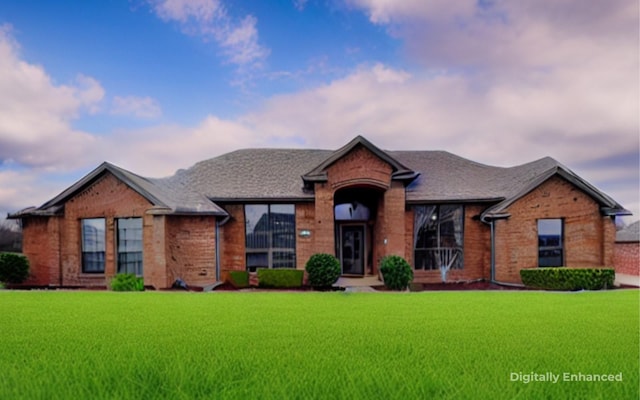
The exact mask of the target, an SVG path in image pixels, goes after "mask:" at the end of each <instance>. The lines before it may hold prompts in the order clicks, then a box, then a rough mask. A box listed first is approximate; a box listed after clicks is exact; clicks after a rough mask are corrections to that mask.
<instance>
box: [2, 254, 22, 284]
mask: <svg viewBox="0 0 640 400" xmlns="http://www.w3.org/2000/svg"><path fill="white" fill-rule="evenodd" d="M28 277H29V260H28V259H27V257H25V256H24V255H22V254H18V253H0V282H3V283H22V282H24V281H25V280H27V278H28Z"/></svg>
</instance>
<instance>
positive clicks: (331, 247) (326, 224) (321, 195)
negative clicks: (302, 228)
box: [312, 183, 336, 254]
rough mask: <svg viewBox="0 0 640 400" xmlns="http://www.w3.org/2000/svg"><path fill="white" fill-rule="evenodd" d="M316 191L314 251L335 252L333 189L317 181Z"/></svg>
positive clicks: (313, 234)
mask: <svg viewBox="0 0 640 400" xmlns="http://www.w3.org/2000/svg"><path fill="white" fill-rule="evenodd" d="M315 193H316V201H315V232H312V238H313V246H314V248H315V251H314V253H328V254H335V251H336V250H335V249H336V247H335V229H334V220H333V190H332V189H331V188H330V187H329V185H327V184H325V183H317V184H316V187H315Z"/></svg>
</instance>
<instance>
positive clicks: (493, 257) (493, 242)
mask: <svg viewBox="0 0 640 400" xmlns="http://www.w3.org/2000/svg"><path fill="white" fill-rule="evenodd" d="M495 222H496V221H495V220H494V219H492V220H491V221H490V222H489V226H490V228H491V267H490V268H491V269H490V278H489V281H490V282H491V283H495V282H496V226H495Z"/></svg>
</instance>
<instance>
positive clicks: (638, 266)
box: [613, 242, 640, 276]
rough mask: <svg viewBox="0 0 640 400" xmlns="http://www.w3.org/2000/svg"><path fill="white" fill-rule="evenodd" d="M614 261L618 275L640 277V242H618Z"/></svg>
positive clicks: (615, 247)
mask: <svg viewBox="0 0 640 400" xmlns="http://www.w3.org/2000/svg"><path fill="white" fill-rule="evenodd" d="M613 260H614V261H613V264H614V265H615V268H616V273H618V274H627V275H635V276H640V242H616V244H615V246H614V252H613Z"/></svg>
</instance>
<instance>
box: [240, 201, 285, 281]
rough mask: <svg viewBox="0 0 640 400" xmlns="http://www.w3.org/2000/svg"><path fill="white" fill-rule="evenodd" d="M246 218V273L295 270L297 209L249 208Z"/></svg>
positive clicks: (257, 205) (260, 205)
mask: <svg viewBox="0 0 640 400" xmlns="http://www.w3.org/2000/svg"><path fill="white" fill-rule="evenodd" d="M244 214H245V232H246V260H247V269H248V270H249V271H255V270H256V269H257V268H295V267H296V226H295V225H296V223H295V220H296V218H295V206H294V205H293V204H271V205H268V204H247V205H245V206H244Z"/></svg>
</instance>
